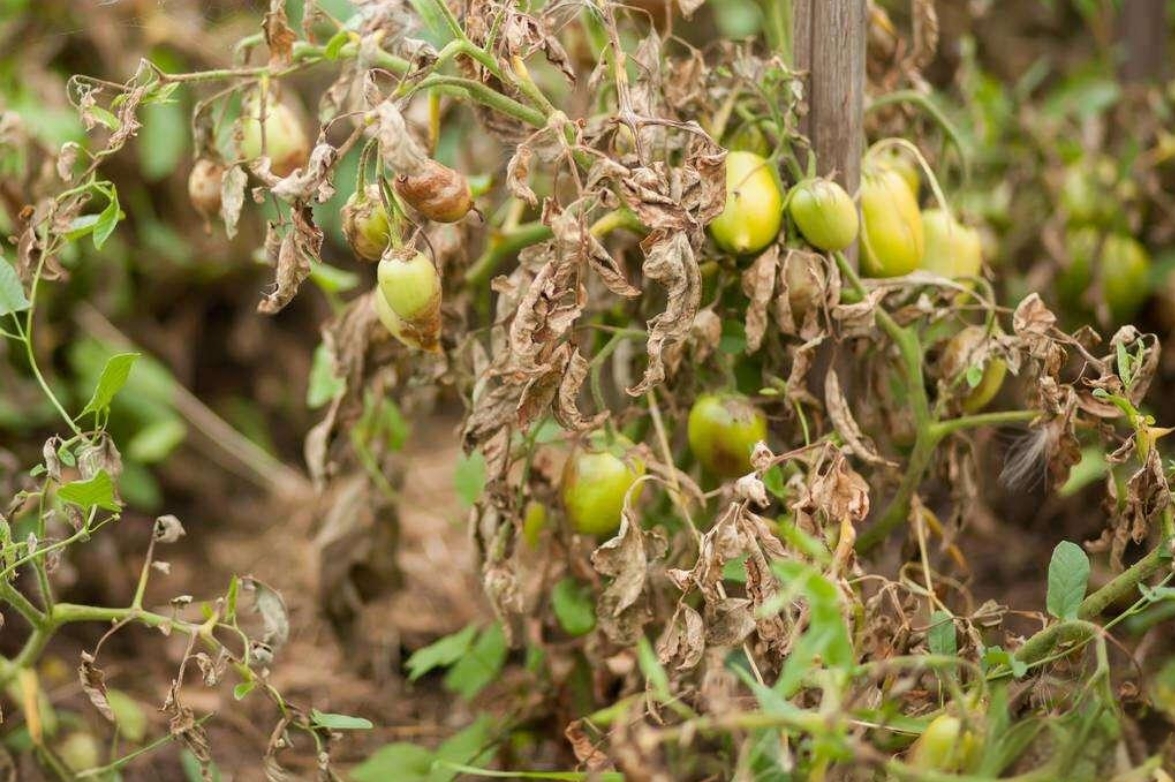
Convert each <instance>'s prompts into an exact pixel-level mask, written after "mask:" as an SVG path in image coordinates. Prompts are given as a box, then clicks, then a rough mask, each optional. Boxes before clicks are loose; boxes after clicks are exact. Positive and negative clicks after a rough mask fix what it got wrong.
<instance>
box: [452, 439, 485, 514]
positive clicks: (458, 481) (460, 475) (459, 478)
mask: <svg viewBox="0 0 1175 782" xmlns="http://www.w3.org/2000/svg"><path fill="white" fill-rule="evenodd" d="M485 483H486V462H485V457H484V456H482V455H481V452H480V451H474V452H473V453H471V454H469V455H467V456H462V457H461V458H460V459H458V460H457V469H456V470H455V471H454V473H453V485H454V487H455V488H456V489H457V497H458V499H460V500H461V504H462V505H464V506H465V507H466V508H469V507H472V506H473V503H475V502H477V498H478V497H480V496H481V492H482V489H484V488H485Z"/></svg>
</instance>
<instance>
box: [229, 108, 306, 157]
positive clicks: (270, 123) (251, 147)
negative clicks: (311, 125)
mask: <svg viewBox="0 0 1175 782" xmlns="http://www.w3.org/2000/svg"><path fill="white" fill-rule="evenodd" d="M261 108H262V107H261V100H260V97H259V96H258V95H256V94H254V95H251V96H250V97H249V98H247V99H246V100H245V102H244V105H243V106H242V113H241V120H240V122H241V137H240V149H239V151H240V154H241V157H243V158H244V159H246V160H250V161H252V160H256V159H257V158H259V157H261V155H262V154H263V153H264V154H266V155H268V156H269V160H270V170H271V171H272V172H273V173H274V175H275V176H278V177H284V176H289V175H290V174H292V173H293V172H294V169H296V168H298V167H299V166H303V165H305V164H306V160H307V159H308V158H309V157H310V139H309V137H308V136H307V135H306V130H305V128H303V127H302V122H301V119H300V118H299V114H298V112H297V111H296V110H295V109H294V108H293V107H292V106H291V105H290V104H287V103H285V102H283V101H281V100H279V99H278V98H277V96H276V95H275V94H270V95H269V96H267V98H266V101H265V144H264V146H265V149H262V143H261V124H262V123H261Z"/></svg>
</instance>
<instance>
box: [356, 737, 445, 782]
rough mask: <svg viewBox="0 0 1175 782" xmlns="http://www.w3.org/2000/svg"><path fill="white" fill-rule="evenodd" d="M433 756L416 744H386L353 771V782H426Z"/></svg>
mask: <svg viewBox="0 0 1175 782" xmlns="http://www.w3.org/2000/svg"><path fill="white" fill-rule="evenodd" d="M432 761H433V754H432V753H431V752H429V751H428V750H427V749H425V748H424V747H418V746H416V745H415V744H407V743H404V742H396V743H395V744H385V745H384V746H382V747H380V748H379V749H377V750H376V751H375V752H374V753H373V754H372V755H371V757H369V758H368V759H367V760H365V761H363V762H362V763H360V764H359V765H358V766H356V767H355V768H353V769H351V774H350V777H351V779H352V780H353V782H386V780H389V779H396V780H403V782H424V781H425V780H427V779H428V778H429V771H430V769H431V768H432Z"/></svg>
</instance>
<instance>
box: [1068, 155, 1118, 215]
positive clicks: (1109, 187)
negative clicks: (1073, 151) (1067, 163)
mask: <svg viewBox="0 0 1175 782" xmlns="http://www.w3.org/2000/svg"><path fill="white" fill-rule="evenodd" d="M1116 179H1117V172H1116V171H1115V170H1114V164H1113V163H1112V162H1111V161H1109V160H1102V161H1099V162H1097V163H1096V164H1094V165H1090V164H1079V165H1075V166H1072V167H1070V168H1069V169H1067V170H1066V171H1065V178H1064V179H1063V180H1062V181H1061V206H1063V207H1064V208H1065V215H1066V217H1067V218H1068V222H1069V225H1071V226H1073V227H1075V228H1077V227H1088V226H1095V227H1102V228H1104V227H1106V226H1108V225H1110V224H1111V223H1112V222H1113V221H1114V215H1115V213H1116V212H1117V210H1118V206H1117V201H1116V198H1115V196H1114V186H1115V184H1116V183H1115V180H1116Z"/></svg>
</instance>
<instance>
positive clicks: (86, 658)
mask: <svg viewBox="0 0 1175 782" xmlns="http://www.w3.org/2000/svg"><path fill="white" fill-rule="evenodd" d="M78 679H79V680H80V681H81V685H82V690H83V691H84V692H85V693H86V697H88V698H89V699H90V703H92V704H94V708H96V709H97V710H98V711H99V712H101V713H102V716H103V717H105V718H106V719H108V720H110V721H111V722H114V721H115V718H114V710H113V709H111V708H110V701H109V700H108V699H107V697H106V674H105V673H104V672H103V671H102V669H101V668H99V667H98V666H96V665H95V664H94V657H93V655H91V654H90V653H89V652H82V662H81V665H79V666H78Z"/></svg>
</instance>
